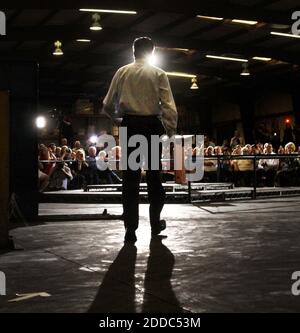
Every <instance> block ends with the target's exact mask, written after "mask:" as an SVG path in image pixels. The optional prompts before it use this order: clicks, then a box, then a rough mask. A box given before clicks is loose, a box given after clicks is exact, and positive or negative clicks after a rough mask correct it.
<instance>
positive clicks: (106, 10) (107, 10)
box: [79, 8, 137, 15]
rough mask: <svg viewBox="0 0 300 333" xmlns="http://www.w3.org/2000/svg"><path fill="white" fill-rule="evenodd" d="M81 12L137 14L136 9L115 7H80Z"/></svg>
mask: <svg viewBox="0 0 300 333" xmlns="http://www.w3.org/2000/svg"><path fill="white" fill-rule="evenodd" d="M79 10H80V11H81V12H92V13H112V14H131V15H135V14H137V12H136V11H132V10H115V9H90V8H81V9H79Z"/></svg>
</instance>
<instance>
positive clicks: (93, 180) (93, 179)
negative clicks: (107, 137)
mask: <svg viewBox="0 0 300 333" xmlns="http://www.w3.org/2000/svg"><path fill="white" fill-rule="evenodd" d="M96 156H97V148H96V147H94V146H91V147H89V149H88V156H87V157H86V161H87V164H88V166H89V168H88V172H87V184H88V185H98V184H99V174H98V168H97V163H96Z"/></svg>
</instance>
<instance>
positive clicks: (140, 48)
mask: <svg viewBox="0 0 300 333" xmlns="http://www.w3.org/2000/svg"><path fill="white" fill-rule="evenodd" d="M153 49H154V43H153V42H152V40H151V38H149V37H139V38H136V39H135V40H134V42H133V53H134V57H135V58H143V57H145V56H146V55H147V54H149V53H151V52H152V51H153Z"/></svg>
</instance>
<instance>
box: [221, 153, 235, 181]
mask: <svg viewBox="0 0 300 333" xmlns="http://www.w3.org/2000/svg"><path fill="white" fill-rule="evenodd" d="M222 155H223V158H222V159H220V179H221V181H223V182H232V181H233V174H232V161H231V160H230V155H231V154H230V149H229V147H224V148H223V150H222Z"/></svg>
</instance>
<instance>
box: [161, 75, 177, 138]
mask: <svg viewBox="0 0 300 333" xmlns="http://www.w3.org/2000/svg"><path fill="white" fill-rule="evenodd" d="M159 98H160V103H161V105H160V106H161V110H162V122H163V125H164V127H165V130H166V132H167V135H168V136H169V137H171V136H172V135H174V134H175V133H176V129H177V109H176V105H175V102H174V98H173V94H172V91H171V87H170V83H169V79H168V77H167V74H166V73H162V74H161V75H160V79H159Z"/></svg>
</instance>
